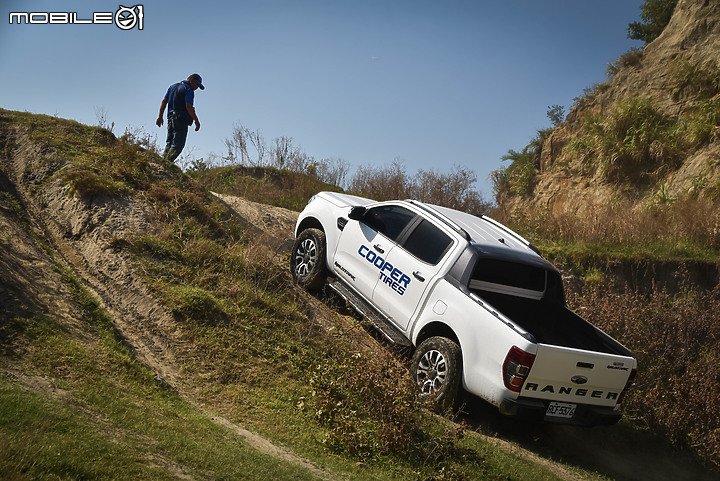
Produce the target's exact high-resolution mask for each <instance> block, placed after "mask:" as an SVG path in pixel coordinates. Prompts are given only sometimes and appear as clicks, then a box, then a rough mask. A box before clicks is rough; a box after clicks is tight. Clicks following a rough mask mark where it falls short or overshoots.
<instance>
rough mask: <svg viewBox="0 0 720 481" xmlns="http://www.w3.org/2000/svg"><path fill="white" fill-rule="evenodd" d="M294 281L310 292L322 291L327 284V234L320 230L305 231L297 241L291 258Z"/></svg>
mask: <svg viewBox="0 0 720 481" xmlns="http://www.w3.org/2000/svg"><path fill="white" fill-rule="evenodd" d="M290 270H291V272H292V276H293V280H295V282H297V284H298V285H299V286H300V287H303V288H305V289H307V290H309V291H315V290H318V289H320V288H321V287H322V286H323V284H324V283H325V233H324V232H323V231H321V230H319V229H305V230H304V231H302V232H301V233H300V235H299V236H298V237H297V239H295V244H293V248H292V254H291V257H290Z"/></svg>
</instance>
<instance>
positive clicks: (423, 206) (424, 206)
mask: <svg viewBox="0 0 720 481" xmlns="http://www.w3.org/2000/svg"><path fill="white" fill-rule="evenodd" d="M406 202H409V203H411V204H412V205H414V206H416V207H419V208H421V209H422V210H424V211H425V212H427V213H428V214H430V215H432V216H433V217H435V218H436V219H437V220H439V221H441V222H443V223H444V224H445V225H447V226H448V227H450V228H451V229H452V230H454V231H455V232H457V233H458V234H460V235H461V236H463V237H464V238H465V240H466V241H468V242H470V241H471V240H472V237H470V234H468V232H467V231H466V230H465V229H463V228H462V227H460V226H459V225H457V224H456V223H455V222H453V221H452V220H450V219H448V218H447V217H446V216H444V215H443V214H441V213H440V212H438V211H437V210H435V209H433V208H432V207H430V206H429V205H427V204H425V203H424V202H420V201H419V200H414V199H407V200H406Z"/></svg>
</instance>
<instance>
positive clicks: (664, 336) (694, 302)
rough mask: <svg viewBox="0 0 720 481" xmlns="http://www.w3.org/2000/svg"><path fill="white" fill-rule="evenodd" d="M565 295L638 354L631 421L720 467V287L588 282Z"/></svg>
mask: <svg viewBox="0 0 720 481" xmlns="http://www.w3.org/2000/svg"><path fill="white" fill-rule="evenodd" d="M568 300H569V304H570V305H571V306H572V307H573V308H575V309H577V310H579V311H580V312H581V313H582V314H583V315H585V316H586V318H587V319H588V320H590V321H591V322H593V323H594V324H596V325H598V326H599V327H601V328H602V329H603V330H605V331H606V332H607V333H609V334H610V335H611V336H613V337H615V338H616V339H619V340H620V341H621V342H622V343H624V344H625V345H626V346H628V347H629V348H630V349H632V350H633V352H634V354H635V356H636V358H637V359H638V365H639V369H638V380H637V382H636V384H635V386H634V387H633V389H632V390H631V394H630V395H629V396H628V397H627V398H626V401H625V413H626V415H627V416H628V417H629V418H630V419H631V420H632V422H633V423H634V424H636V425H638V426H639V427H640V428H641V429H645V430H647V431H649V432H651V433H653V434H655V435H660V436H663V437H665V438H667V439H669V440H671V441H673V442H674V443H676V444H678V445H682V446H687V447H691V448H692V449H693V450H694V451H695V452H697V453H698V454H699V455H700V456H701V457H702V458H703V459H706V460H708V461H710V462H712V463H713V464H715V465H716V466H717V465H720V396H718V390H720V363H718V356H720V323H718V322H717V313H718V312H719V311H720V286H719V287H716V288H715V289H714V290H713V291H712V292H708V293H699V292H693V291H687V292H684V293H681V294H678V295H675V296H673V295H670V294H668V293H667V292H664V291H660V290H657V289H656V290H654V291H653V292H651V293H650V294H649V295H642V294H639V293H638V292H634V291H629V290H626V291H624V292H613V291H610V290H608V289H606V288H603V287H593V288H589V289H586V290H584V291H583V292H575V291H571V292H570V293H569V296H568Z"/></svg>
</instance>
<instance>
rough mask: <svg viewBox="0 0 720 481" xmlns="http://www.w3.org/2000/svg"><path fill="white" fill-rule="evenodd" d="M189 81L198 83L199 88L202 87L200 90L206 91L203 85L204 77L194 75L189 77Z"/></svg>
mask: <svg viewBox="0 0 720 481" xmlns="http://www.w3.org/2000/svg"><path fill="white" fill-rule="evenodd" d="M188 80H194V81H196V82H197V84H198V87H200V90H205V86H204V85H203V84H202V77H201V76H200V75H199V74H196V73H194V74H192V75H191V76H189V77H188Z"/></svg>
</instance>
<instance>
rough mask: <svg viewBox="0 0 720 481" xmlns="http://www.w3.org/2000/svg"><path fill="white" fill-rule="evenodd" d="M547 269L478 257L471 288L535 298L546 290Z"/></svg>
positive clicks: (539, 296) (538, 297)
mask: <svg viewBox="0 0 720 481" xmlns="http://www.w3.org/2000/svg"><path fill="white" fill-rule="evenodd" d="M546 284H547V271H546V270H545V269H543V268H542V267H537V266H532V265H528V264H522V263H519V262H512V261H507V260H502V259H487V258H481V259H478V261H477V263H476V264H475V270H474V271H473V274H472V278H471V279H470V285H469V287H470V289H473V290H481V291H489V292H497V293H500V294H509V295H515V296H520V297H529V298H533V299H540V298H542V296H543V294H544V293H545V290H546Z"/></svg>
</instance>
